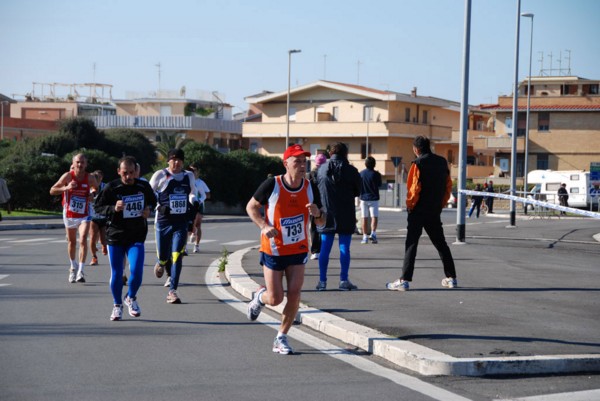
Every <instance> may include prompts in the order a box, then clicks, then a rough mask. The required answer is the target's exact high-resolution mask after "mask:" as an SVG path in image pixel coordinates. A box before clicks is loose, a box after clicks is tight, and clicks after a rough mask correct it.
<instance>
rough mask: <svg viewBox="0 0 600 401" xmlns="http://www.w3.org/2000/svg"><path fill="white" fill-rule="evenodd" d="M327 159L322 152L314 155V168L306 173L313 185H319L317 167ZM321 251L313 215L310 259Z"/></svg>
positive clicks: (316, 256) (314, 258)
mask: <svg viewBox="0 0 600 401" xmlns="http://www.w3.org/2000/svg"><path fill="white" fill-rule="evenodd" d="M326 161H327V156H325V155H324V154H323V153H319V154H318V155H317V156H315V168H314V169H312V170H311V172H310V173H309V174H308V179H309V180H310V182H311V183H312V184H314V185H315V186H318V185H319V181H318V173H319V167H321V166H322V165H323V164H324V163H325V162H326ZM320 252H321V234H320V233H319V232H318V231H317V224H316V223H315V219H314V217H312V216H311V218H310V258H311V259H312V260H317V259H319V253H320Z"/></svg>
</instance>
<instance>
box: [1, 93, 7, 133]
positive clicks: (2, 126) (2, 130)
mask: <svg viewBox="0 0 600 401" xmlns="http://www.w3.org/2000/svg"><path fill="white" fill-rule="evenodd" d="M5 104H8V101H6V100H3V101H2V102H0V109H2V123H1V124H0V140H2V141H3V140H4V105H5Z"/></svg>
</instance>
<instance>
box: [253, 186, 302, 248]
mask: <svg viewBox="0 0 600 401" xmlns="http://www.w3.org/2000/svg"><path fill="white" fill-rule="evenodd" d="M308 203H313V192H312V188H311V186H310V181H308V180H307V179H303V180H302V186H301V187H300V188H299V189H297V190H295V191H290V190H288V189H287V188H286V187H285V186H284V185H283V182H282V176H280V175H279V176H277V177H275V187H274V188H273V192H272V193H271V196H270V197H269V201H268V203H267V204H266V205H265V220H266V222H267V224H269V225H271V226H273V227H275V229H277V231H278V235H277V236H276V237H275V238H267V237H266V236H265V235H261V238H260V251H261V252H264V253H266V254H268V255H272V256H285V255H296V254H301V253H307V252H308V222H309V217H308V216H309V214H308V209H307V208H306V205H307V204H308Z"/></svg>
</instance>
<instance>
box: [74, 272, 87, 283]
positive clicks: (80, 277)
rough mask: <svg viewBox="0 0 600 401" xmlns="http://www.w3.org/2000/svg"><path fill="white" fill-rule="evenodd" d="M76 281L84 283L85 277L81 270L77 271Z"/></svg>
mask: <svg viewBox="0 0 600 401" xmlns="http://www.w3.org/2000/svg"><path fill="white" fill-rule="evenodd" d="M75 281H77V282H78V283H85V277H84V276H83V272H81V271H80V272H78V273H77V280H75Z"/></svg>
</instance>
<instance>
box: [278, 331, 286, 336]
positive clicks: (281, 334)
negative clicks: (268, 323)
mask: <svg viewBox="0 0 600 401" xmlns="http://www.w3.org/2000/svg"><path fill="white" fill-rule="evenodd" d="M281 337H287V334H285V333H282V332H281V331H278V332H277V338H281Z"/></svg>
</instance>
